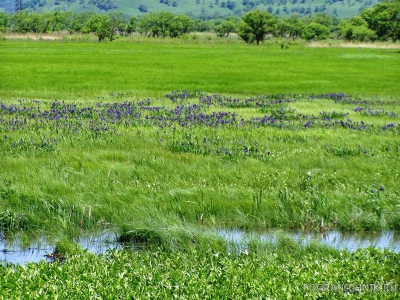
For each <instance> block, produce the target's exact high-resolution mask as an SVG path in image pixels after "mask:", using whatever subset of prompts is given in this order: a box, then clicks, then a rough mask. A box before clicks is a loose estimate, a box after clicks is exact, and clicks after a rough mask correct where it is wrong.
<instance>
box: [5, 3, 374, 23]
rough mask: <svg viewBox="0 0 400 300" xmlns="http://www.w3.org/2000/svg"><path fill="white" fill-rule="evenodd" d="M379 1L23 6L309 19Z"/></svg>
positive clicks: (340, 14) (357, 9)
mask: <svg viewBox="0 0 400 300" xmlns="http://www.w3.org/2000/svg"><path fill="white" fill-rule="evenodd" d="M15 1H16V0H0V10H3V11H8V12H12V11H14V10H15ZM379 2H380V0H340V1H339V0H257V1H251V0H233V1H231V0H228V1H225V0H224V1H221V0H29V1H28V0H24V7H25V8H26V9H29V10H32V11H37V12H46V11H55V10H61V11H74V12H82V11H96V12H111V11H121V12H123V13H125V14H128V15H141V14H143V13H145V12H154V11H161V10H165V11H171V12H173V13H175V14H181V13H185V14H188V15H189V16H192V17H200V18H203V19H208V18H219V17H223V16H227V15H241V14H243V13H244V12H247V11H249V10H253V9H260V10H268V11H269V12H270V13H272V14H276V15H279V16H280V17H285V16H289V15H291V14H295V13H297V14H299V15H300V16H307V15H310V14H315V13H318V12H325V13H327V14H330V15H335V16H338V17H349V16H354V15H357V14H359V12H360V11H362V10H363V9H364V8H367V7H372V6H374V5H376V4H378V3H379Z"/></svg>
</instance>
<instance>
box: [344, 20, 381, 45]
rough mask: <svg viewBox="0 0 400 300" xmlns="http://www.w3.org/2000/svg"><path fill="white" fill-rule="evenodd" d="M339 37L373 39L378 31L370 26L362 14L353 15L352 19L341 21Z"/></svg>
mask: <svg viewBox="0 0 400 300" xmlns="http://www.w3.org/2000/svg"><path fill="white" fill-rule="evenodd" d="M338 33H339V35H338V37H339V38H341V37H342V38H344V39H346V40H348V41H353V40H355V41H361V42H366V41H371V40H375V39H376V38H377V36H376V33H375V32H374V31H373V30H371V29H369V28H368V23H367V21H365V20H364V19H363V18H361V17H360V16H356V17H352V18H351V19H350V21H344V20H343V21H341V22H340V23H339V26H338Z"/></svg>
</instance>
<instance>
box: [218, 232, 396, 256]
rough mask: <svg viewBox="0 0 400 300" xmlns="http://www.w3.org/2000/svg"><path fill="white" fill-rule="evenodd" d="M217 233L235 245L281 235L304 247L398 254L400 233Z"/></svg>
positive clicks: (266, 240) (276, 237) (267, 240)
mask: <svg viewBox="0 0 400 300" xmlns="http://www.w3.org/2000/svg"><path fill="white" fill-rule="evenodd" d="M218 233H219V234H220V235H221V236H222V237H224V238H225V239H226V240H227V241H230V242H233V243H235V244H239V245H240V244H243V245H246V244H247V243H248V242H249V241H250V240H252V239H258V240H261V241H262V242H272V243H274V242H276V241H277V239H278V236H279V235H281V234H285V235H288V236H289V237H292V238H293V239H294V240H295V241H297V242H299V243H301V244H303V245H306V244H308V243H311V242H318V243H321V244H323V245H326V246H330V247H333V248H336V249H339V250H344V249H346V250H348V251H355V250H357V249H359V248H368V247H374V248H377V249H388V250H392V251H394V252H396V253H398V252H400V232H394V231H383V232H379V233H376V232H363V233H354V232H351V233H348V232H340V231H337V230H332V231H329V232H326V233H315V232H305V231H301V230H298V231H276V230H271V231H268V232H265V231H264V232H258V231H243V230H238V229H232V230H226V229H224V230H219V231H218Z"/></svg>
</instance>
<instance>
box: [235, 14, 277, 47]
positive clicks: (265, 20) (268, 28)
mask: <svg viewBox="0 0 400 300" xmlns="http://www.w3.org/2000/svg"><path fill="white" fill-rule="evenodd" d="M276 22H277V20H276V18H275V17H274V16H272V15H271V14H269V13H267V12H266V11H260V10H253V11H250V12H248V13H246V14H245V15H244V16H243V17H242V22H241V24H240V26H239V30H238V34H239V36H240V37H241V38H242V39H243V40H244V41H245V42H246V43H252V42H254V41H255V42H256V43H257V44H259V43H260V42H261V41H263V40H264V39H265V36H266V34H267V33H271V32H273V29H274V27H275V24H276Z"/></svg>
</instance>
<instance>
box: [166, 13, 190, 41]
mask: <svg viewBox="0 0 400 300" xmlns="http://www.w3.org/2000/svg"><path fill="white" fill-rule="evenodd" d="M193 26H194V22H193V21H192V19H190V18H189V17H188V16H187V15H183V14H182V15H179V16H176V17H175V18H174V19H173V21H172V23H171V28H170V37H172V38H175V37H179V36H181V35H183V34H185V33H188V32H190V31H191V30H192V28H193Z"/></svg>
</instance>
